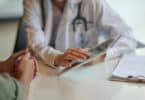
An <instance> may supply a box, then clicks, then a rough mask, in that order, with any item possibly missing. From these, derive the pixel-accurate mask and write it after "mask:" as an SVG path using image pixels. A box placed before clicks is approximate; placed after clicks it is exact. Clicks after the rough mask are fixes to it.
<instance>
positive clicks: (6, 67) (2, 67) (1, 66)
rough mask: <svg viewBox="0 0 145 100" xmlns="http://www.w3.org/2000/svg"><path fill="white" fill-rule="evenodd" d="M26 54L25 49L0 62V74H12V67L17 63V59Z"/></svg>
mask: <svg viewBox="0 0 145 100" xmlns="http://www.w3.org/2000/svg"><path fill="white" fill-rule="evenodd" d="M27 52H28V50H27V49H26V50H23V51H20V52H17V53H15V54H13V55H11V56H10V57H9V58H8V59H7V60H5V61H1V62H0V73H8V74H10V75H11V74H12V73H13V69H14V65H15V63H16V62H17V59H18V58H19V57H21V56H23V55H24V54H26V53H27Z"/></svg>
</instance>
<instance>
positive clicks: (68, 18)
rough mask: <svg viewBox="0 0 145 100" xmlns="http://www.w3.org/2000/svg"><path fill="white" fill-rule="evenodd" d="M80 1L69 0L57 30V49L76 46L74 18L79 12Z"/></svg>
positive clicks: (63, 49) (62, 49)
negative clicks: (73, 26) (73, 29)
mask: <svg viewBox="0 0 145 100" xmlns="http://www.w3.org/2000/svg"><path fill="white" fill-rule="evenodd" d="M78 2H79V1H78V0H69V1H68V3H67V5H66V7H65V10H64V13H63V16H62V18H61V22H60V25H59V29H58V32H57V33H58V34H57V38H56V49H59V50H61V51H65V50H66V49H67V48H69V47H74V42H73V41H74V40H73V37H74V36H73V35H74V34H73V32H72V20H73V19H74V18H75V16H76V14H77V8H78V7H77V6H78V5H77V4H78Z"/></svg>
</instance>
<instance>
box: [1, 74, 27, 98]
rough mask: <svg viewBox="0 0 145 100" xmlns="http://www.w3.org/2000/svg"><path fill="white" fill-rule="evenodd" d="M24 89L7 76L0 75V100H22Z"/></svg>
mask: <svg viewBox="0 0 145 100" xmlns="http://www.w3.org/2000/svg"><path fill="white" fill-rule="evenodd" d="M24 98H25V91H24V87H23V86H22V85H21V84H20V83H19V82H17V81H16V80H15V79H13V78H12V77H10V76H9V75H8V74H0V100H24Z"/></svg>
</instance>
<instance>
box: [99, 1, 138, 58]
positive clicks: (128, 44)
mask: <svg viewBox="0 0 145 100" xmlns="http://www.w3.org/2000/svg"><path fill="white" fill-rule="evenodd" d="M96 1H98V2H97V7H98V8H99V10H97V16H98V18H97V20H98V23H97V24H98V27H101V28H102V29H104V30H106V33H107V34H109V36H110V37H113V38H114V39H116V38H118V37H119V36H120V38H118V40H115V41H114V43H113V44H112V46H110V47H109V48H108V49H107V51H106V59H105V60H108V59H112V58H116V57H119V56H122V55H124V54H126V53H129V52H133V51H134V50H135V48H136V40H135V38H134V32H133V31H132V30H131V28H130V27H128V25H127V24H126V23H125V22H124V21H123V20H122V19H121V17H120V16H119V15H118V14H117V13H115V11H114V10H113V9H112V8H111V7H109V5H108V4H107V2H106V1H105V0H96Z"/></svg>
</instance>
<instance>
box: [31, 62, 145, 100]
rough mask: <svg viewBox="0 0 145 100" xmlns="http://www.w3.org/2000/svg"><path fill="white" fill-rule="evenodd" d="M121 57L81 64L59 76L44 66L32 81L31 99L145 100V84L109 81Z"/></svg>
mask: <svg viewBox="0 0 145 100" xmlns="http://www.w3.org/2000/svg"><path fill="white" fill-rule="evenodd" d="M118 61H119V60H112V61H108V62H105V63H100V64H96V65H94V66H88V67H80V68H79V69H74V70H71V71H68V72H67V73H65V74H63V75H62V76H57V74H55V71H54V70H50V69H49V68H48V69H47V67H46V66H43V65H40V66H41V72H42V73H43V74H40V75H39V76H38V77H37V78H36V79H35V80H34V81H33V82H32V84H31V90H30V97H29V100H144V99H145V95H144V93H145V84H135V83H125V82H124V83H123V82H113V81H109V77H110V76H111V73H112V71H113V69H114V68H115V67H116V64H117V63H118Z"/></svg>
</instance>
